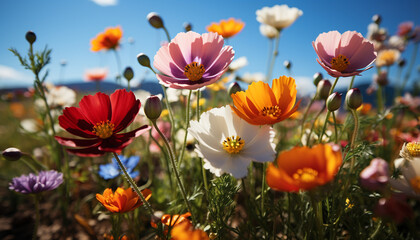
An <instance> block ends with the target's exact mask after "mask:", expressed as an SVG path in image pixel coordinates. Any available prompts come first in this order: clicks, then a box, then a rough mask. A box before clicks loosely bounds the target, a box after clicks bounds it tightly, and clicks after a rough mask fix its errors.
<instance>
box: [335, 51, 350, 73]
mask: <svg viewBox="0 0 420 240" xmlns="http://www.w3.org/2000/svg"><path fill="white" fill-rule="evenodd" d="M349 64H350V62H349V59H348V58H347V57H346V56H344V55H342V54H340V55H338V56H337V57H334V58H333V59H332V60H331V68H332V69H335V70H337V71H339V72H343V71H344V70H346V69H347V67H348V65H349Z"/></svg>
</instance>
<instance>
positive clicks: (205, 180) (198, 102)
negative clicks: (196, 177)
mask: <svg viewBox="0 0 420 240" xmlns="http://www.w3.org/2000/svg"><path fill="white" fill-rule="evenodd" d="M200 95H201V92H200V90H198V91H197V96H196V98H197V108H196V116H197V121H200ZM201 172H202V174H203V182H204V189H205V190H206V194H207V193H208V192H209V185H208V183H207V174H206V169H205V168H204V160H203V159H201Z"/></svg>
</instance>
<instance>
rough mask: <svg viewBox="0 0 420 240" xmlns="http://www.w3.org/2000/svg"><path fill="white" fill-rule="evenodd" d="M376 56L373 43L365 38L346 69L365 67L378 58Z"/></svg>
mask: <svg viewBox="0 0 420 240" xmlns="http://www.w3.org/2000/svg"><path fill="white" fill-rule="evenodd" d="M376 56H377V54H376V52H375V49H374V45H373V43H371V42H370V41H368V40H366V39H365V41H363V43H362V45H361V46H360V47H359V49H358V50H357V51H356V52H355V53H354V54H353V56H352V57H351V58H350V59H349V62H350V64H349V66H348V68H347V69H346V71H353V70H357V69H362V68H365V67H367V66H369V65H370V64H372V63H373V62H374V61H375V60H376Z"/></svg>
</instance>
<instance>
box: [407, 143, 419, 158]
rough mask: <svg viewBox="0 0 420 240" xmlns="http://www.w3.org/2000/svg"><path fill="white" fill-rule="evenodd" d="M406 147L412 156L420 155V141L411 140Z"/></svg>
mask: <svg viewBox="0 0 420 240" xmlns="http://www.w3.org/2000/svg"><path fill="white" fill-rule="evenodd" d="M405 148H406V149H407V151H408V152H409V153H410V155H411V156H412V157H418V156H420V142H409V143H407V145H406V146H405Z"/></svg>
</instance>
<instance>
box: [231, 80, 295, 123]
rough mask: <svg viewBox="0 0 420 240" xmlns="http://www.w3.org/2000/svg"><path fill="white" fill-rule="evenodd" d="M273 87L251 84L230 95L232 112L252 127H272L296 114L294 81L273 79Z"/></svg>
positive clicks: (262, 83)
mask: <svg viewBox="0 0 420 240" xmlns="http://www.w3.org/2000/svg"><path fill="white" fill-rule="evenodd" d="M272 85H273V87H272V88H270V86H269V85H268V83H264V82H262V81H259V82H253V83H252V84H251V85H250V86H249V87H248V90H246V91H245V92H243V91H241V92H237V93H235V94H232V95H231V96H232V98H233V103H234V105H235V106H231V107H232V109H233V111H234V112H235V113H236V114H237V115H238V116H239V117H241V118H242V119H244V120H245V121H247V122H248V123H250V124H253V125H264V124H269V125H272V124H274V123H278V122H280V121H283V120H284V119H287V118H288V117H290V115H292V114H293V113H294V112H296V110H297V108H298V106H299V103H300V101H299V102H298V103H297V104H296V105H295V103H296V93H297V91H296V84H295V79H293V78H291V77H286V76H281V77H280V78H277V79H273V84H272Z"/></svg>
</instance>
